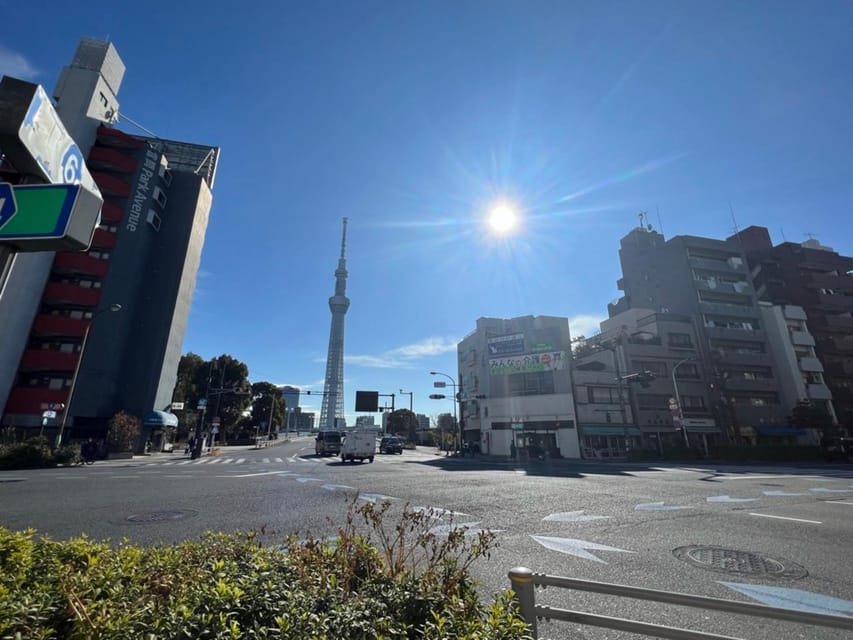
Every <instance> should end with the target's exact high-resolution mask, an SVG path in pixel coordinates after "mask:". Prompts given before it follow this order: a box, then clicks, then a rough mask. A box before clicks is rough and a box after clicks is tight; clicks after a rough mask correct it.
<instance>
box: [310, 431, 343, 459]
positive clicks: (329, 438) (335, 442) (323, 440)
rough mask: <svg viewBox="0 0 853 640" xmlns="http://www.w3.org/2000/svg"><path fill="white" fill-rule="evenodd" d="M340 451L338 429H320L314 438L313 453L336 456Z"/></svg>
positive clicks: (339, 433)
mask: <svg viewBox="0 0 853 640" xmlns="http://www.w3.org/2000/svg"><path fill="white" fill-rule="evenodd" d="M340 452H341V432H340V431H320V432H319V433H318V434H317V437H316V438H315V439H314V453H315V454H317V455H318V456H336V455H338V454H339V453H340Z"/></svg>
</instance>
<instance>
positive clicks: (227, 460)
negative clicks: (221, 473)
mask: <svg viewBox="0 0 853 640" xmlns="http://www.w3.org/2000/svg"><path fill="white" fill-rule="evenodd" d="M231 462H234V458H223V459H222V464H229V463H231Z"/></svg>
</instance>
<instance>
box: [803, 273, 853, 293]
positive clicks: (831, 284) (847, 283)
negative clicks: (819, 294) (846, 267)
mask: <svg viewBox="0 0 853 640" xmlns="http://www.w3.org/2000/svg"><path fill="white" fill-rule="evenodd" d="M809 286H810V287H811V288H814V289H834V290H836V291H853V276H848V275H843V276H833V275H830V274H828V273H815V274H813V275H812V276H811V278H809Z"/></svg>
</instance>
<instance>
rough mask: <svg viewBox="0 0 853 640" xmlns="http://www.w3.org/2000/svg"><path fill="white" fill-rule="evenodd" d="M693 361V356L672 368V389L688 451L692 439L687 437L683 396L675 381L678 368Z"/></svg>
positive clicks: (680, 361)
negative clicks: (682, 404) (679, 392)
mask: <svg viewBox="0 0 853 640" xmlns="http://www.w3.org/2000/svg"><path fill="white" fill-rule="evenodd" d="M691 360H693V357H692V356H690V357H688V358H684V359H682V360H679V361H678V362H676V363H675V365H674V366H673V367H672V388H673V390H674V391H675V404H676V405H678V420H679V422H680V423H681V425H680V426H681V431H682V433H683V434H684V446H685V447H687V448H688V449H689V448H690V438H688V437H687V427H686V426H685V424H684V409H683V408H682V407H681V396H680V395H679V394H678V383H677V382H676V381H675V372H676V371H677V370H678V367H680V366H681V365H683V364H684V363H685V362H690V361H691Z"/></svg>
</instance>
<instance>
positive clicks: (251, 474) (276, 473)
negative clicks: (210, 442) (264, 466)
mask: <svg viewBox="0 0 853 640" xmlns="http://www.w3.org/2000/svg"><path fill="white" fill-rule="evenodd" d="M274 475H283V474H282V472H281V471H264V472H262V473H244V474H242V475H239V476H234V475H231V476H216V477H217V478H254V477H255V476H274Z"/></svg>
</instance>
